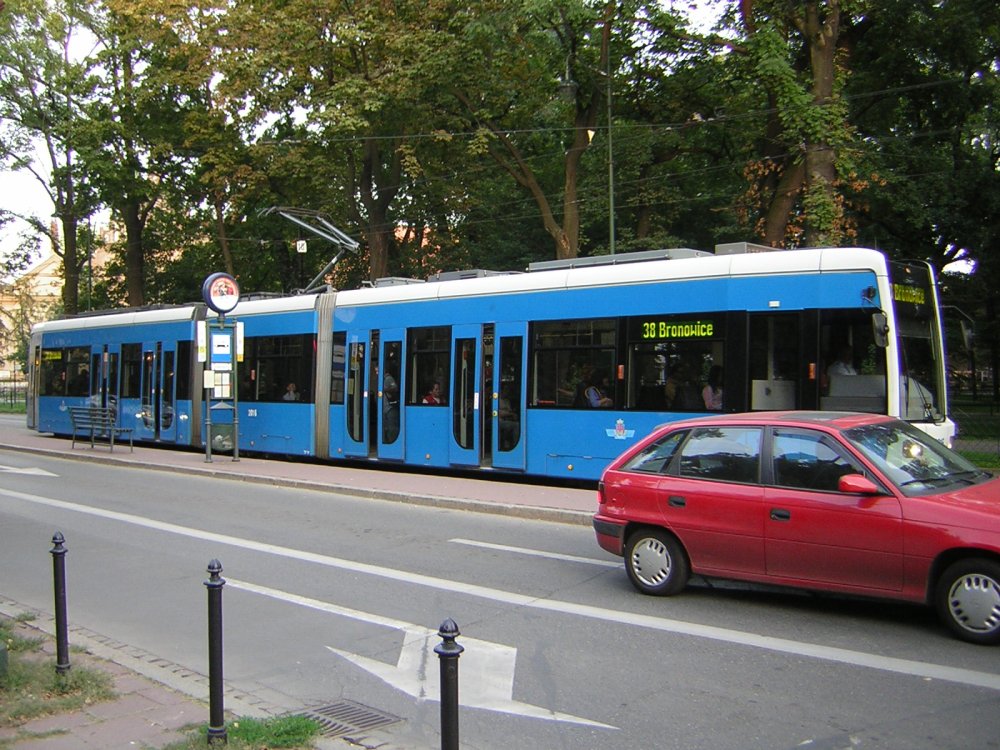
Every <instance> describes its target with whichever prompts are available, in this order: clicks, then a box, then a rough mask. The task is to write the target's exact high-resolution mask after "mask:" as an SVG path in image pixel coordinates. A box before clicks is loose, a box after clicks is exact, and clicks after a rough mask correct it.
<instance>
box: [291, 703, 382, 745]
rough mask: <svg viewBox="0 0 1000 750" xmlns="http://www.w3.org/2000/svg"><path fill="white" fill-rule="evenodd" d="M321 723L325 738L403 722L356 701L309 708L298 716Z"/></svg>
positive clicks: (321, 732)
mask: <svg viewBox="0 0 1000 750" xmlns="http://www.w3.org/2000/svg"><path fill="white" fill-rule="evenodd" d="M296 715H298V716H305V717H306V718H308V719H312V720H313V721H316V722H319V724H320V726H322V730H321V731H320V734H322V735H323V736H324V737H342V736H343V735H346V734H351V733H353V732H359V731H365V730H370V729H378V728H379V727H386V726H389V725H390V724H395V723H396V722H399V721H402V719H401V718H399V717H398V716H393V715H392V714H387V713H385V712H384V711H377V710H375V709H374V708H369V707H368V706H362V705H361V704H360V703H355V702H354V701H339V702H337V703H331V704H330V705H329V706H317V707H313V708H307V709H306V710H304V711H301V712H299V713H298V714H296Z"/></svg>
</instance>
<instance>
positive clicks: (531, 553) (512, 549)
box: [448, 538, 622, 568]
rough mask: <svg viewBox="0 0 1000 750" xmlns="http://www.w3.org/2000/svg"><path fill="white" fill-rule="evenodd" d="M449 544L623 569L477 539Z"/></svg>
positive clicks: (590, 559)
mask: <svg viewBox="0 0 1000 750" xmlns="http://www.w3.org/2000/svg"><path fill="white" fill-rule="evenodd" d="M448 541H449V542H453V543H454V544H464V545H466V546H468V547H482V548H483V549H492V550H497V551H499V552H514V553H515V554H518V555H529V556H531V557H544V558H547V559H549V560H564V561H566V562H575V563H585V564H587V565H599V566H601V567H602V568H620V567H622V562H621V560H619V561H618V562H614V561H613V560H596V559H594V558H593V557H579V556H577V555H563V554H560V553H559V552H546V551H545V550H540V549H529V548H527V547H511V546H510V545H507V544H493V543H492V542H480V541H477V540H475V539H458V538H456V539H449V540H448Z"/></svg>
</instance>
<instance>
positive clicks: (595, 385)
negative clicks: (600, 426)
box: [584, 375, 614, 409]
mask: <svg viewBox="0 0 1000 750" xmlns="http://www.w3.org/2000/svg"><path fill="white" fill-rule="evenodd" d="M607 380H608V379H607V378H604V381H603V382H607ZM601 385H602V380H601V378H600V377H599V376H597V375H593V376H592V377H591V379H590V385H588V386H587V390H586V391H584V396H585V397H586V399H587V406H589V407H590V408H592V409H607V408H609V407H611V406H613V405H614V401H612V400H611V397H610V396H608V395H607V391H602V390H601Z"/></svg>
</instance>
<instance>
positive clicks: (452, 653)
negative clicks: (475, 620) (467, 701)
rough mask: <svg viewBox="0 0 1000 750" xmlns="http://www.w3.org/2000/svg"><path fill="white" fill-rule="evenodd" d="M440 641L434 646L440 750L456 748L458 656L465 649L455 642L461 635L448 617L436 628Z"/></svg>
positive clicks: (455, 749) (453, 749)
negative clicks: (437, 665)
mask: <svg viewBox="0 0 1000 750" xmlns="http://www.w3.org/2000/svg"><path fill="white" fill-rule="evenodd" d="M438 635H439V636H441V640H442V643H439V644H438V645H437V646H435V647H434V653H435V654H437V655H438V659H439V660H440V662H441V750H458V657H459V656H461V655H462V652H463V651H465V649H464V648H463V647H462V646H460V645H459V644H457V643H455V639H456V638H457V637H458V636H459V635H461V633H459V632H458V625H456V624H455V621H454V620H452V619H451V618H450V617H449V618H448V619H447V620H445V621H444V622H442V623H441V627H440V628H439V629H438Z"/></svg>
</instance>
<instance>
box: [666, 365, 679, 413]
mask: <svg viewBox="0 0 1000 750" xmlns="http://www.w3.org/2000/svg"><path fill="white" fill-rule="evenodd" d="M680 390H681V377H680V365H672V366H671V367H670V370H669V371H668V372H667V379H666V381H665V382H664V383H663V396H664V398H665V399H666V402H667V404H666V405H667V408H668V409H676V408H678V407H679V406H680V399H679V398H678V396H680Z"/></svg>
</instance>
